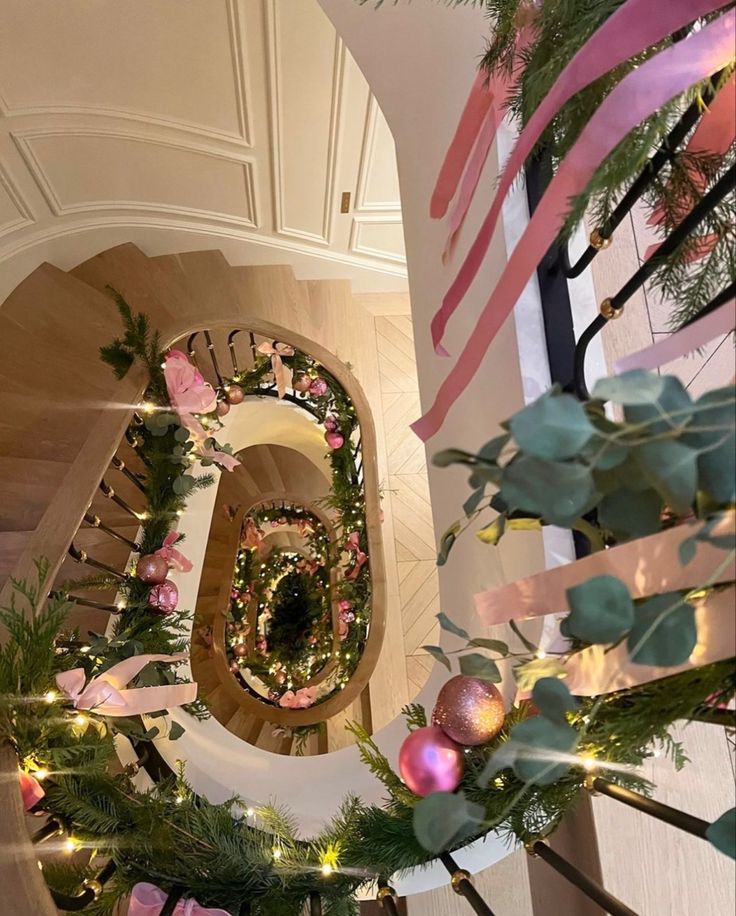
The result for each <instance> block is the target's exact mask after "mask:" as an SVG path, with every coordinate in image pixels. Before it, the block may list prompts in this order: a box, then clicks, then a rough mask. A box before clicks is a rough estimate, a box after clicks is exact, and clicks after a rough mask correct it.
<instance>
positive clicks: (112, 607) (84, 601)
mask: <svg viewBox="0 0 736 916" xmlns="http://www.w3.org/2000/svg"><path fill="white" fill-rule="evenodd" d="M67 598H68V600H69V601H73V602H74V603H75V604H81V605H84V607H93V608H95V610H97V611H107V613H108V614H122V612H123V611H124V610H125V606H124V605H123V607H118V606H117V605H116V604H108V603H106V602H104V601H94V600H93V599H92V598H83V597H82V596H81V595H67Z"/></svg>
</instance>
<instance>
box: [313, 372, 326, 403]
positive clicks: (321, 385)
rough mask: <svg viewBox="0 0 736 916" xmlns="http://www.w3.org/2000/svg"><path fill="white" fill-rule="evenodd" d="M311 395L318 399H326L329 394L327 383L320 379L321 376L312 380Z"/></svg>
mask: <svg viewBox="0 0 736 916" xmlns="http://www.w3.org/2000/svg"><path fill="white" fill-rule="evenodd" d="M309 393H310V394H312V395H314V397H316V398H322V397H324V396H325V395H326V394H327V382H326V381H325V380H324V379H323V378H320V376H317V378H315V379H312V381H311V384H310V385H309Z"/></svg>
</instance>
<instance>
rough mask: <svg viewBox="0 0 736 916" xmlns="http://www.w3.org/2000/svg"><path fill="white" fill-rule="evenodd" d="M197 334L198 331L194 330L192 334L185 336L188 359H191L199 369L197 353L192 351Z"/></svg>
mask: <svg viewBox="0 0 736 916" xmlns="http://www.w3.org/2000/svg"><path fill="white" fill-rule="evenodd" d="M198 336H199V331H195V332H194V334H190V335H189V337H188V338H187V353H188V354H189V359H191V361H192V362H193V363H194V365H195V366H196V368H197V369H199V364H198V363H197V354H196V353H195V352H194V341H195V340H196V339H197V337H198Z"/></svg>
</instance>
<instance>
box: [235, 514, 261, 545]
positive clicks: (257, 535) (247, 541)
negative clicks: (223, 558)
mask: <svg viewBox="0 0 736 916" xmlns="http://www.w3.org/2000/svg"><path fill="white" fill-rule="evenodd" d="M262 541H263V530H262V529H261V528H259V527H258V525H257V524H256V523H255V520H254V519H252V518H247V519H246V520H245V523H244V525H243V531H242V534H241V537H240V546H241V547H242V548H243V549H244V550H260V549H261V543H262Z"/></svg>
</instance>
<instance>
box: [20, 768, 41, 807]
mask: <svg viewBox="0 0 736 916" xmlns="http://www.w3.org/2000/svg"><path fill="white" fill-rule="evenodd" d="M18 779H19V780H20V794H21V796H22V798H23V807H24V809H25V810H26V811H30V810H31V808H32V807H33V806H34V805H37V804H38V803H39V802H40V801H41V799H42V798H43V797H44V795H46V793H45V792H44V790H43V789H42V788H41V783H40V782H39V781H38V780H37V779H36V777H35V776H31V774H30V773H26V772H25V770H18Z"/></svg>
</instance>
